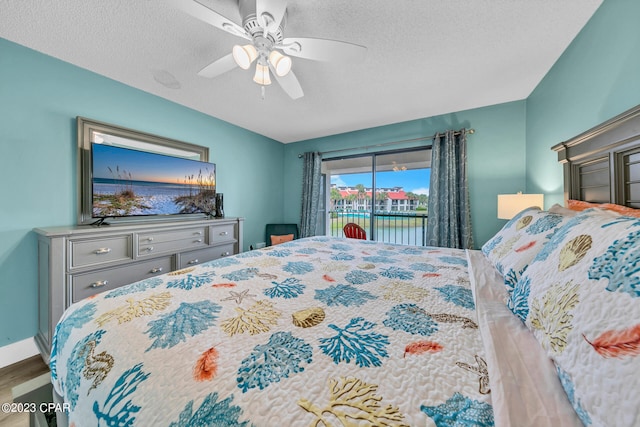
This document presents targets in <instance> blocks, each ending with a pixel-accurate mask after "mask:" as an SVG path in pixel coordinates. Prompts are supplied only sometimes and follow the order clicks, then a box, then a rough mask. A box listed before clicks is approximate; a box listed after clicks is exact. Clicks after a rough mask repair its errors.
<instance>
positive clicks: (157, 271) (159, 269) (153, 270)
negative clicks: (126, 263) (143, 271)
mask: <svg viewBox="0 0 640 427" xmlns="http://www.w3.org/2000/svg"><path fill="white" fill-rule="evenodd" d="M151 272H152V273H160V272H162V267H156V268H152V269H151Z"/></svg>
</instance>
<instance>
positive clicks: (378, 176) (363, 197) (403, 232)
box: [323, 148, 431, 245]
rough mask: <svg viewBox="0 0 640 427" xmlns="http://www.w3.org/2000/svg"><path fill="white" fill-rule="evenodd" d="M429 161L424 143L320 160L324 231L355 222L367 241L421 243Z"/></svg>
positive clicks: (337, 230)
mask: <svg viewBox="0 0 640 427" xmlns="http://www.w3.org/2000/svg"><path fill="white" fill-rule="evenodd" d="M430 166H431V150H430V149H429V148H421V149H413V150H404V151H394V152H386V153H373V154H366V155H359V156H349V157H342V158H335V159H328V160H325V161H324V162H323V168H324V171H325V173H326V174H327V182H328V184H327V187H328V188H329V190H330V191H329V192H328V194H327V203H326V205H327V206H329V210H328V215H327V222H326V228H325V229H326V234H328V235H332V236H343V233H342V228H343V227H344V225H345V224H347V223H349V222H355V223H356V224H359V225H360V226H361V227H363V228H364V229H365V230H366V232H367V238H368V239H370V240H377V241H381V242H388V243H398V244H407V245H424V244H425V232H426V224H427V200H428V195H429V180H430Z"/></svg>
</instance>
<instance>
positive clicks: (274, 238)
mask: <svg viewBox="0 0 640 427" xmlns="http://www.w3.org/2000/svg"><path fill="white" fill-rule="evenodd" d="M292 240H293V234H283V235H281V236H278V235H275V234H272V235H271V245H272V246H274V245H279V244H280V243H284V242H290V241H292Z"/></svg>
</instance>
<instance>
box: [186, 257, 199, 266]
mask: <svg viewBox="0 0 640 427" xmlns="http://www.w3.org/2000/svg"><path fill="white" fill-rule="evenodd" d="M197 263H198V258H196V259H192V260H191V261H189V262H188V263H187V264H189V265H193V264H197Z"/></svg>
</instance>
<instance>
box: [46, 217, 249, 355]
mask: <svg viewBox="0 0 640 427" xmlns="http://www.w3.org/2000/svg"><path fill="white" fill-rule="evenodd" d="M243 220H244V219H243V218H225V219H212V220H190V221H175V222H156V223H152V224H149V223H145V224H136V225H114V226H105V227H99V228H97V227H91V226H77V227H52V228H36V229H34V231H35V232H36V233H37V234H38V313H39V319H38V333H37V335H36V337H35V341H36V344H37V346H38V348H39V350H40V353H41V354H42V357H43V359H44V360H45V362H47V363H48V362H49V354H50V351H51V339H52V336H53V331H54V328H55V326H56V323H57V322H58V320H59V319H60V317H61V316H62V313H63V312H64V310H65V309H66V308H67V307H69V306H70V305H71V304H72V303H74V302H76V301H80V300H81V299H83V298H86V297H89V296H91V295H94V294H97V293H99V292H103V291H107V290H111V289H115V288H118V287H120V286H123V285H126V284H129V283H133V282H136V281H138V280H142V279H145V278H148V277H153V276H157V275H159V274H163V273H167V272H169V271H172V270H177V269H181V268H184V267H188V266H191V265H196V264H200V263H202V262H206V261H211V260H214V259H218V258H221V257H224V256H228V255H232V254H237V253H239V252H241V251H242V224H243Z"/></svg>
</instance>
